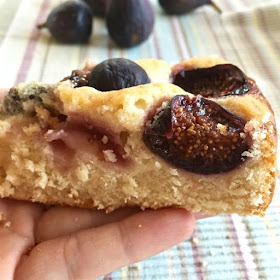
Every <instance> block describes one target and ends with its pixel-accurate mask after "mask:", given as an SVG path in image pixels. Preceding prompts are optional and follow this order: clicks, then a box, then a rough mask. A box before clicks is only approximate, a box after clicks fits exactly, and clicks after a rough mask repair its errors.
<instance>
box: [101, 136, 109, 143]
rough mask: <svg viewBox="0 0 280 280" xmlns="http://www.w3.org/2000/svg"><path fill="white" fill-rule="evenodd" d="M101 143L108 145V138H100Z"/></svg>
mask: <svg viewBox="0 0 280 280" xmlns="http://www.w3.org/2000/svg"><path fill="white" fill-rule="evenodd" d="M101 141H102V143H103V144H105V145H106V144H107V143H108V136H106V135H104V136H103V137H102V139H101Z"/></svg>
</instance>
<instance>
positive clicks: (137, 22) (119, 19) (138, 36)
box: [106, 0, 154, 48]
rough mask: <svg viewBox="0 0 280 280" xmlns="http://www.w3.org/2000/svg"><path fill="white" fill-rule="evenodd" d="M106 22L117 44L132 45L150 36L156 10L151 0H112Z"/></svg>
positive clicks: (121, 45) (122, 45)
mask: <svg viewBox="0 0 280 280" xmlns="http://www.w3.org/2000/svg"><path fill="white" fill-rule="evenodd" d="M106 23H107V27H108V31H109V34H110V36H111V38H112V39H113V40H114V42H115V43H116V44H117V45H119V46H120V47H125V48H127V47H132V46H135V45H138V44H140V43H142V42H143V41H145V40H146V39H147V38H148V37H149V36H150V34H151V32H152V30H153V26H154V11H153V8H152V6H151V4H150V2H149V0H112V2H111V5H110V6H109V9H108V11H107V14H106Z"/></svg>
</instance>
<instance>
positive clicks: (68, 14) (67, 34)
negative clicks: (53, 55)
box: [38, 0, 92, 44]
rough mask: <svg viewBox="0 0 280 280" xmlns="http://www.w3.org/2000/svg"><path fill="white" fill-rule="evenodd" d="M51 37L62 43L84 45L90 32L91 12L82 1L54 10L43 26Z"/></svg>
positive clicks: (59, 6) (65, 3) (71, 2)
mask: <svg viewBox="0 0 280 280" xmlns="http://www.w3.org/2000/svg"><path fill="white" fill-rule="evenodd" d="M43 27H47V28H48V29H49V31H50V33H51V34H52V36H53V37H54V38H55V39H57V40H58V41H60V42H63V43H70V44H72V43H86V42H87V41H88V40H89V37H90V35H91V32H92V12H91V10H90V8H89V6H88V5H87V4H86V3H85V2H82V1H78V0H74V1H67V2H64V3H62V4H60V5H58V6H57V7H56V8H54V9H53V10H52V11H51V13H50V14H49V15H48V18H47V21H46V23H45V24H41V25H38V28H43Z"/></svg>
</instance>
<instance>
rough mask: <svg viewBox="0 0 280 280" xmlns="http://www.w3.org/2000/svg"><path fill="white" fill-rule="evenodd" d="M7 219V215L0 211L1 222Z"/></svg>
mask: <svg viewBox="0 0 280 280" xmlns="http://www.w3.org/2000/svg"><path fill="white" fill-rule="evenodd" d="M3 221H5V216H4V214H3V213H2V212H0V222H3Z"/></svg>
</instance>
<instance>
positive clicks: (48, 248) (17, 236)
mask: <svg viewBox="0 0 280 280" xmlns="http://www.w3.org/2000/svg"><path fill="white" fill-rule="evenodd" d="M1 212H2V213H3V215H4V217H5V220H4V221H2V222H1V225H2V226H1V227H0V248H1V250H0V276H1V277H0V278H1V279H13V278H14V279H25V280H28V279H46V278H48V279H62V280H63V279H94V278H96V277H99V276H101V275H104V274H106V273H108V272H110V271H112V270H115V269H117V268H119V267H122V266H125V265H128V264H130V263H134V262H136V261H140V260H142V259H144V258H147V257H149V256H151V255H154V254H156V253H159V252H160V251H163V250H165V249H167V248H169V247H171V246H173V245H175V244H177V243H179V242H181V241H183V240H184V239H186V238H187V237H189V236H190V234H191V233H192V230H193V224H194V223H193V216H192V214H190V213H189V212H187V211H185V210H179V209H164V210H158V211H152V210H149V211H144V212H141V213H138V212H139V210H137V209H135V208H127V209H121V210H118V211H115V212H113V213H111V214H106V213H105V212H103V211H95V210H85V209H77V208H70V207H52V208H48V209H47V208H46V207H44V206H42V205H39V204H35V203H28V202H19V201H13V200H8V199H2V200H0V213H1ZM50 276H51V278H49V277H50Z"/></svg>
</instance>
